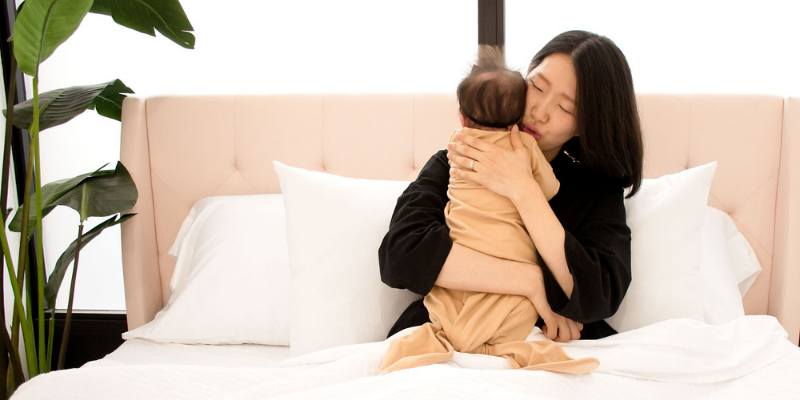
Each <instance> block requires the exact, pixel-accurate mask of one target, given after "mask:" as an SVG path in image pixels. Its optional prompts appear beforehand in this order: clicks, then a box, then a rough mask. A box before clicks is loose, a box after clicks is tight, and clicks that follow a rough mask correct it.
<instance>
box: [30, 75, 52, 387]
mask: <svg viewBox="0 0 800 400" xmlns="http://www.w3.org/2000/svg"><path fill="white" fill-rule="evenodd" d="M39 112H40V111H39V77H38V75H37V76H35V77H33V123H31V135H32V137H33V143H32V146H33V147H34V149H35V150H34V153H35V155H34V157H35V158H34V160H33V161H34V172H33V179H34V181H36V183H35V185H36V186H35V188H36V264H37V265H36V271H37V274H36V279H37V282H36V283H37V288H38V292H39V293H38V301H37V302H36V304H37V305H38V307H37V310H36V311H38V313H39V363H40V366H39V368H40V369H41V371H42V372H47V371H48V370H49V369H50V368H49V366H48V365H41V363H43V362H45V360H46V359H47V352H46V349H45V341H44V339H45V335H46V333H45V332H44V248H43V246H42V244H43V243H42V167H41V163H40V158H41V157H39ZM26 222H27V221H26Z"/></svg>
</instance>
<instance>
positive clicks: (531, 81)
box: [528, 79, 544, 92]
mask: <svg viewBox="0 0 800 400" xmlns="http://www.w3.org/2000/svg"><path fill="white" fill-rule="evenodd" d="M528 82H530V83H531V85H533V87H535V88H536V90H538V91H540V92H544V91H543V90H542V88H540V87H538V86H536V84H535V83H534V82H533V79H530V80H528Z"/></svg>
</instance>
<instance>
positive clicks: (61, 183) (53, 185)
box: [8, 164, 114, 236]
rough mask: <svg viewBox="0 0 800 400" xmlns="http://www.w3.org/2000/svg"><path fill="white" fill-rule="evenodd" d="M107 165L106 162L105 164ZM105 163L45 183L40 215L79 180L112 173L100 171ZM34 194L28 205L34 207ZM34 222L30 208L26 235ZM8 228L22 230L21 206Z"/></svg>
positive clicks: (33, 213) (47, 211) (33, 212)
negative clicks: (89, 169) (72, 175)
mask: <svg viewBox="0 0 800 400" xmlns="http://www.w3.org/2000/svg"><path fill="white" fill-rule="evenodd" d="M106 165H108V164H106ZM106 165H103V166H102V167H100V168H98V169H97V170H95V171H93V172H89V173H86V174H81V175H78V176H76V177H74V178H67V179H61V180H58V181H55V182H50V183H48V184H47V185H44V186H43V187H42V217H44V216H45V215H47V214H49V213H50V211H53V209H54V208H55V207H56V204H55V202H56V201H57V200H58V199H59V198H61V197H62V196H64V195H65V194H67V193H68V192H69V191H70V190H73V189H74V188H75V187H76V186H78V185H80V183H81V182H83V181H84V180H86V179H88V178H90V177H92V176H100V175H108V174H113V173H114V171H101V169H103V168H105V166H106ZM35 196H36V195H35V194H32V195H31V200H30V205H31V207H34V205H35V204H36V198H35ZM35 223H36V212H35V211H34V210H33V209H31V211H30V212H29V214H28V235H29V236H30V235H33V226H34V225H35ZM8 229H10V230H12V231H14V232H21V231H22V208H19V209H17V212H16V213H15V214H14V218H13V219H11V224H9V226H8Z"/></svg>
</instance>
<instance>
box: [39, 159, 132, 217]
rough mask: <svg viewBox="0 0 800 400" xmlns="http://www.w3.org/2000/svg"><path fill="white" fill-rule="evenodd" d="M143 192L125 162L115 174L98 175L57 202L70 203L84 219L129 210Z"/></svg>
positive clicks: (68, 204)
mask: <svg viewBox="0 0 800 400" xmlns="http://www.w3.org/2000/svg"><path fill="white" fill-rule="evenodd" d="M138 196H139V193H138V192H137V190H136V184H134V183H133V178H131V174H129V173H128V170H127V169H126V168H125V166H124V165H122V163H121V162H118V163H117V167H116V169H115V170H114V173H112V174H104V175H98V174H95V175H93V176H90V177H88V178H86V179H84V180H83V181H82V182H81V183H80V184H78V185H77V186H75V187H74V188H73V189H71V190H70V191H68V192H67V193H65V194H64V195H63V196H61V197H59V198H58V199H57V200H55V201H54V202H53V204H54V205H59V206H67V207H69V208H71V209H73V210H75V211H77V212H78V213H79V214H80V218H81V221H84V220H86V218H89V217H105V216H107V215H112V214H117V213H126V212H128V211H130V210H131V208H133V206H134V204H136V198H137V197H138Z"/></svg>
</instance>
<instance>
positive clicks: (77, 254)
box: [56, 185, 86, 369]
mask: <svg viewBox="0 0 800 400" xmlns="http://www.w3.org/2000/svg"><path fill="white" fill-rule="evenodd" d="M83 193H84V197H86V196H85V195H86V185H83ZM82 236H83V220H81V224H80V226H78V240H77V243H76V246H75V249H76V250H75V265H73V266H72V282H70V284H69V304H68V305H67V319H66V320H65V321H64V335H63V336H61V350H60V351H59V353H58V366H56V369H64V361H65V359H66V358H67V343H68V341H69V325H70V323H71V322H72V300H73V299H74V298H75V280H76V279H75V278H77V277H78V259H79V258H80V256H81V237H82Z"/></svg>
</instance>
